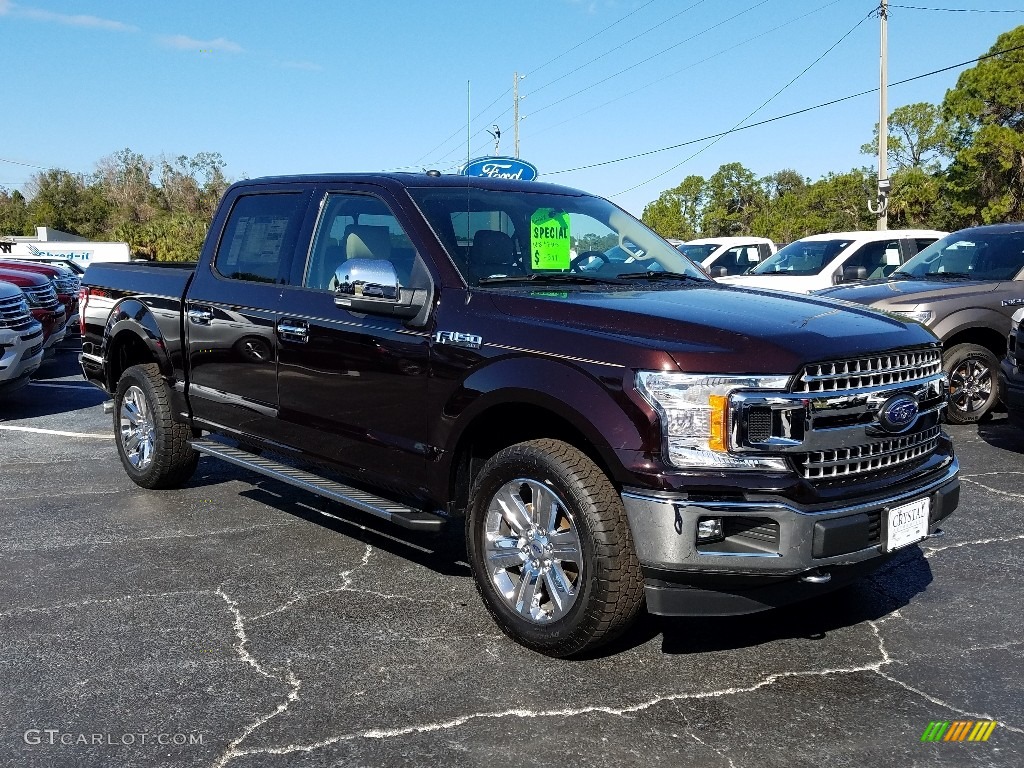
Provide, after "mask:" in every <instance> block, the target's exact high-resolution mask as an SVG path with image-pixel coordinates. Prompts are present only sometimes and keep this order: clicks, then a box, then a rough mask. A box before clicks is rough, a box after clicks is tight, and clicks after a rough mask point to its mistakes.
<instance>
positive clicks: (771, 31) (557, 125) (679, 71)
mask: <svg viewBox="0 0 1024 768" xmlns="http://www.w3.org/2000/svg"><path fill="white" fill-rule="evenodd" d="M839 2H842V0H832V1H831V2H829V3H825V5H822V6H819V7H818V8H815V9H814V10H813V11H808V12H807V13H805V14H803V15H801V16H797V17H796V18H795V19H790V20H789V21H787V22H784V23H782V24H779V25H778V26H777V27H772V28H771V29H766V30H765V31H764V32H760V33H758V34H756V35H754V36H753V37H748V38H747V39H746V40H743V41H741V42H739V43H736V44H735V45H730V46H729V47H728V48H722V49H721V50H720V51H717V52H716V53H713V54H711V55H710V56H707V57H705V58H703V59H701V60H700V61H695V62H693V63H692V64H688V65H686V66H685V67H683V68H682V69H677V70H676V71H675V72H670V73H669V74H667V75H664V76H663V77H659V78H658V79H657V80H651V81H649V82H646V83H644V84H643V85H641V86H639V87H638V88H634V89H633V90H631V91H628V92H627V93H624V94H622V95H621V96H616V97H615V98H614V99H609V100H608V101H606V102H604V103H603V104H599V105H597V106H596V107H592V108H591V109H588V110H585V111H583V112H578V113H576V114H574V115H573V116H572V117H569V118H567V119H565V120H563V121H562V122H560V123H555V124H553V125H549V126H547V127H546V128H541V129H540V130H539V131H534V132H533V135H534V136H539V135H540V134H542V133H546V132H547V131H550V130H553V129H555V128H560V127H561V126H563V125H565V124H566V123H571V122H573V121H574V120H579V119H580V118H581V117H585V116H587V115H589V114H591V113H593V112H596V111H597V110H599V109H604V108H605V107H607V106H610V105H612V104H614V103H615V102H617V101H621V100H622V99H625V98H626V97H628V96H632V95H634V94H636V93H639V92H640V91H642V90H644V89H645V88H649V87H650V86H652V85H657V84H658V83H661V82H664V81H665V80H670V79H671V78H673V77H676V76H677V75H681V74H682V73H683V72H686V71H687V70H690V69H693V68H694V67H698V66H700V65H701V64H705V63H707V62H709V61H711V60H712V59H716V58H718V57H719V56H723V55H725V54H726V53H729V51H734V50H736V49H737V48H743V47H744V46H747V45H749V44H750V43H752V42H754V41H755V40H758V39H759V38H762V37H765V36H767V35H771V34H774V33H775V32H778V31H779V30H780V29H782V28H783V27H788V26H789V25H790V24H795V23H796V22H798V21H802V20H803V19H806V18H807V17H808V16H813V15H814V14H815V13H820V12H821V11H823V10H825V9H826V8H829V7H831V6H833V5H836V4H837V3H839Z"/></svg>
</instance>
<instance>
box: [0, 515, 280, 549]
mask: <svg viewBox="0 0 1024 768" xmlns="http://www.w3.org/2000/svg"><path fill="white" fill-rule="evenodd" d="M290 525H295V523H291V522H288V523H262V524H259V525H250V526H247V527H245V528H222V529H220V530H216V531H199V532H198V533H185V532H179V533H167V534H161V535H159V536H135V537H133V538H130V539H117V540H114V539H110V540H106V539H104V540H102V541H76V542H73V543H69V544H54V545H52V546H48V547H21V546H13V547H6V548H4V549H2V550H0V551H3V552H52V551H54V550H58V549H78V548H89V547H114V546H119V545H129V544H134V543H136V542H139V541H162V540H164V539H194V538H206V537H208V536H221V535H223V534H229V533H248V532H249V531H260V530H263V529H266V528H286V527H288V526H290Z"/></svg>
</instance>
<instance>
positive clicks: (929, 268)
mask: <svg viewBox="0 0 1024 768" xmlns="http://www.w3.org/2000/svg"><path fill="white" fill-rule="evenodd" d="M815 293H816V294H817V295H819V296H827V297H829V298H836V299H844V300H846V301H854V302H857V303H859V304H868V305H870V306H872V307H874V308H876V309H882V310H885V311H886V312H893V313H896V314H898V315H902V316H904V317H909V318H910V319H912V320H916V321H917V322H919V323H922V324H923V325H926V326H927V327H928V328H929V329H930V330H931V331H932V332H933V333H935V335H936V336H938V337H939V339H940V340H941V341H942V348H943V356H942V367H943V369H944V370H945V371H946V373H947V374H948V375H949V406H948V408H947V410H946V417H947V419H948V420H949V421H950V422H952V423H954V424H969V423H972V422H975V421H977V420H978V419H980V418H981V417H982V416H984V415H985V414H986V413H988V411H989V410H991V409H992V408H993V407H994V406H995V404H996V403H997V402H998V401H999V399H1000V395H1001V393H1000V386H999V378H998V371H999V361H1000V360H1001V359H1002V358H1003V356H1004V355H1005V354H1006V337H1007V334H1008V333H1009V332H1010V317H1011V316H1012V315H1013V313H1014V311H1015V310H1016V309H1017V307H1019V306H1021V305H1024V223H1017V224H992V225H989V226H985V227H971V228H970V229H961V230H960V231H959V232H954V233H953V234H951V235H946V236H945V237H944V238H942V239H941V240H939V241H938V242H936V243H933V244H932V245H930V246H928V247H927V248H925V249H924V250H923V251H921V252H920V253H919V254H917V255H916V256H915V257H914V258H912V259H911V260H910V261H908V262H907V263H906V264H904V265H903V266H902V267H900V268H899V269H898V270H897V271H896V272H893V273H892V274H891V275H889V277H888V278H887V279H885V280H869V281H867V282H863V283H858V284H856V285H850V286H837V287H835V288H825V289H824V290H820V291H815Z"/></svg>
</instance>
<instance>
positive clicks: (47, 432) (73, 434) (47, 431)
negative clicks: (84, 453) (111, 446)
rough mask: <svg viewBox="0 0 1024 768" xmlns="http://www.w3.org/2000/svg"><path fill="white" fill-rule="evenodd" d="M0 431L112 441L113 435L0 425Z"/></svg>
mask: <svg viewBox="0 0 1024 768" xmlns="http://www.w3.org/2000/svg"><path fill="white" fill-rule="evenodd" d="M0 429H9V430H11V431H13V432H37V433H39V434H41V435H60V436H61V437H98V438H102V439H104V440H113V439H114V436H113V435H97V434H93V433H90V432H64V431H62V430H60V429H38V428H36V427H11V426H7V425H4V424H0Z"/></svg>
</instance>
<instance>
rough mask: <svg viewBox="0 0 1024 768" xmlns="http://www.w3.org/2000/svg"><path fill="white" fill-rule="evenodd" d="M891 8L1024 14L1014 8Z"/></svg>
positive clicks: (898, 6)
mask: <svg viewBox="0 0 1024 768" xmlns="http://www.w3.org/2000/svg"><path fill="white" fill-rule="evenodd" d="M889 7H890V8H903V9H905V10H908V11H947V12H949V13H1024V9H1021V8H1014V9H1012V10H994V9H991V8H925V7H922V6H920V5H893V4H892V3H889Z"/></svg>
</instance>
